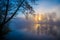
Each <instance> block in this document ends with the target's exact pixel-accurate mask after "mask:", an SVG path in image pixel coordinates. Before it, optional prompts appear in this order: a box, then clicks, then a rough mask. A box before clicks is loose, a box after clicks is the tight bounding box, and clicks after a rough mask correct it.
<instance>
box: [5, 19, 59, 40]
mask: <svg viewBox="0 0 60 40" xmlns="http://www.w3.org/2000/svg"><path fill="white" fill-rule="evenodd" d="M38 27H39V28H38ZM50 28H52V29H53V30H54V31H57V32H59V31H58V30H59V29H58V26H56V25H52V24H50V25H49V24H41V23H39V24H34V23H33V22H32V21H31V20H26V19H23V18H16V19H13V20H12V21H11V23H10V29H11V30H12V31H11V32H9V34H7V35H6V37H7V39H8V40H25V39H26V40H35V39H36V40H40V39H41V40H54V39H55V36H54V35H52V34H51V33H52V32H53V31H51V30H52V29H50Z"/></svg>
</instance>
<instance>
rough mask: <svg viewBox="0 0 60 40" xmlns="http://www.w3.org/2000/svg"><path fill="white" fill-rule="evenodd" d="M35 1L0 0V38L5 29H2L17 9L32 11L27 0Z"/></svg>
mask: <svg viewBox="0 0 60 40" xmlns="http://www.w3.org/2000/svg"><path fill="white" fill-rule="evenodd" d="M35 1H36V0H34V1H32V0H0V38H2V36H3V34H4V33H5V31H2V30H3V29H4V28H6V24H7V23H8V22H9V21H10V20H11V19H12V18H13V17H14V16H15V15H16V14H17V12H18V11H20V12H25V11H29V13H32V11H33V8H32V7H31V6H30V4H29V2H30V3H31V2H32V3H33V2H35ZM7 28H8V27H7ZM6 33H7V32H6Z"/></svg>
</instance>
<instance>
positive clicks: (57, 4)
mask: <svg viewBox="0 0 60 40" xmlns="http://www.w3.org/2000/svg"><path fill="white" fill-rule="evenodd" d="M36 4H37V5H34V4H33V5H32V4H31V5H32V7H33V9H34V10H35V13H53V12H55V13H57V16H58V17H60V16H59V15H60V0H39V1H37V2H36ZM18 16H19V17H23V16H24V15H23V14H18Z"/></svg>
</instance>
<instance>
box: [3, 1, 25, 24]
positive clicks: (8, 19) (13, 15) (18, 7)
mask: <svg viewBox="0 0 60 40" xmlns="http://www.w3.org/2000/svg"><path fill="white" fill-rule="evenodd" d="M24 1H25V0H23V1H22V2H21V4H20V5H19V6H18V8H17V9H16V10H15V12H14V13H13V14H12V16H11V17H10V18H9V19H8V20H7V21H6V22H5V23H4V24H6V23H7V22H9V21H10V20H11V19H12V18H13V17H14V15H15V14H16V13H17V11H18V10H19V8H20V7H21V5H22V4H23V2H24Z"/></svg>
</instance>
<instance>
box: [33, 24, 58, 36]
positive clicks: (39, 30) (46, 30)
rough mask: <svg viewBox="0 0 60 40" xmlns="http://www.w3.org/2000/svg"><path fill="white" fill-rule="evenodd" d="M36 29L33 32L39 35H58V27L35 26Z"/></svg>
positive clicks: (47, 25)
mask: <svg viewBox="0 0 60 40" xmlns="http://www.w3.org/2000/svg"><path fill="white" fill-rule="evenodd" d="M33 27H34V29H33V30H32V32H34V33H36V34H38V35H48V34H50V35H51V34H53V35H56V33H57V31H58V27H57V26H56V25H49V24H34V26H33Z"/></svg>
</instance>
